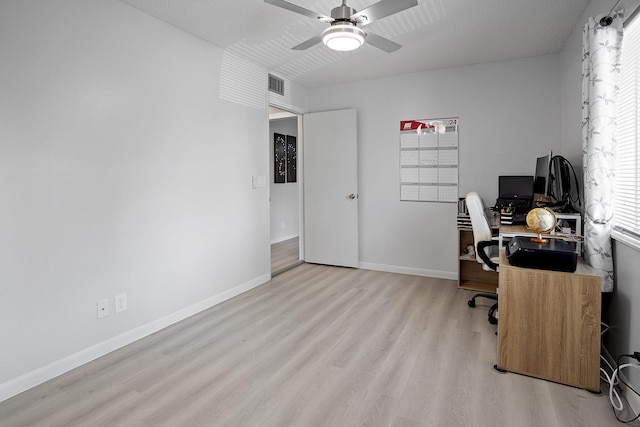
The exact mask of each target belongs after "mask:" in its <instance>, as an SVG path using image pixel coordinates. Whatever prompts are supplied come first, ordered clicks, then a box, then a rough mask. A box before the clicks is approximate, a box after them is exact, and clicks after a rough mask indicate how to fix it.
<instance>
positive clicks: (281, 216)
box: [267, 117, 300, 243]
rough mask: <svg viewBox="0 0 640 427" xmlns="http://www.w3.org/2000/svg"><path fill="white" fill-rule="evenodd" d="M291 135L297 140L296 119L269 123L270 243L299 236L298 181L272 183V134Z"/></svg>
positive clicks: (291, 118)
mask: <svg viewBox="0 0 640 427" xmlns="http://www.w3.org/2000/svg"><path fill="white" fill-rule="evenodd" d="M274 133H279V134H282V135H291V136H295V137H296V142H298V143H299V142H300V140H299V138H298V118H297V117H289V118H286V119H277V120H270V121H269V141H270V142H269V153H270V154H269V158H270V161H269V175H268V176H267V180H268V182H270V191H271V216H270V221H271V228H270V230H271V235H270V240H271V243H277V242H281V241H283V240H287V239H291V238H293V237H297V236H298V235H299V234H300V218H299V214H300V202H299V200H300V196H299V193H298V192H299V186H298V180H296V182H284V183H279V184H276V183H275V182H274V164H273V134H274Z"/></svg>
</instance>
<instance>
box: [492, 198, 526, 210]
mask: <svg viewBox="0 0 640 427" xmlns="http://www.w3.org/2000/svg"><path fill="white" fill-rule="evenodd" d="M508 207H511V208H514V209H516V210H524V209H529V208H531V200H528V199H498V200H496V208H497V209H504V208H508Z"/></svg>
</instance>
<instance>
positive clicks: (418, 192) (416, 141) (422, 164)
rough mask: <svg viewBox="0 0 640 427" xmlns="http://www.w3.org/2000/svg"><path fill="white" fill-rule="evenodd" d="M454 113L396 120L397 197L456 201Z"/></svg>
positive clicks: (456, 164)
mask: <svg viewBox="0 0 640 427" xmlns="http://www.w3.org/2000/svg"><path fill="white" fill-rule="evenodd" d="M459 124H460V121H459V119H458V118H457V117H454V118H447V119H425V120H405V121H401V122H400V200H401V201H416V202H452V203H453V202H455V203H457V202H458V126H459Z"/></svg>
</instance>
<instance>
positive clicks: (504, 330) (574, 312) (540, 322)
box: [497, 251, 601, 392]
mask: <svg viewBox="0 0 640 427" xmlns="http://www.w3.org/2000/svg"><path fill="white" fill-rule="evenodd" d="M499 289H500V292H499V293H498V306H499V317H500V319H499V322H498V364H497V367H498V368H499V369H502V370H506V371H510V372H516V373H519V374H524V375H529V376H532V377H537V378H542V379H545V380H549V381H554V382H558V383H562V384H567V385H571V386H574V387H580V388H585V389H587V390H592V391H595V392H599V391H600V300H601V294H600V276H596V275H594V274H593V270H592V269H591V268H590V267H589V266H587V265H586V264H584V263H582V262H581V261H579V262H578V269H577V270H576V272H575V273H564V272H559V271H548V270H538V269H531V268H519V267H514V266H512V265H511V264H509V261H508V260H507V258H506V255H505V251H500V274H499Z"/></svg>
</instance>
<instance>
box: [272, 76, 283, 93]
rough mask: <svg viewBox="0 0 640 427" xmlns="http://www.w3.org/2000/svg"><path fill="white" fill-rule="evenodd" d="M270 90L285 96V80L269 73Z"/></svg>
mask: <svg viewBox="0 0 640 427" xmlns="http://www.w3.org/2000/svg"><path fill="white" fill-rule="evenodd" d="M269 91H270V92H273V93H277V94H278V95H283V96H284V80H283V79H281V78H278V77H276V76H273V75H271V74H269Z"/></svg>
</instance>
